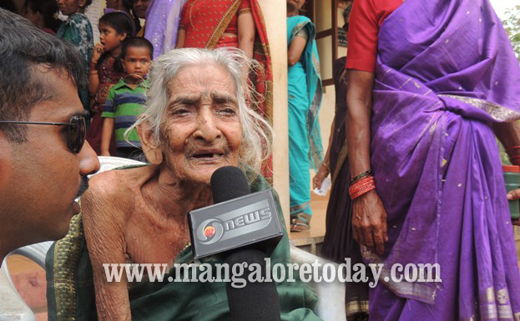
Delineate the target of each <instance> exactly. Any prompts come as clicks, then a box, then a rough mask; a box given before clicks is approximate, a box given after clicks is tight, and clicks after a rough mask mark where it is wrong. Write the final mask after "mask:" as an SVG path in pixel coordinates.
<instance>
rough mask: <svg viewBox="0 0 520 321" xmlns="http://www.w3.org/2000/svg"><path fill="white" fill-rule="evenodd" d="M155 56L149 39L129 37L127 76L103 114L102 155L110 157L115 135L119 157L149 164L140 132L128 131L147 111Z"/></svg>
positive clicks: (124, 47) (124, 50) (126, 44)
mask: <svg viewBox="0 0 520 321" xmlns="http://www.w3.org/2000/svg"><path fill="white" fill-rule="evenodd" d="M152 57H153V46H152V44H151V43H150V42H149V41H148V40H146V39H144V38H129V39H127V40H125V41H124V42H123V45H122V49H121V58H120V60H121V64H122V66H123V69H124V71H125V72H126V76H125V77H124V78H122V79H121V80H120V81H119V83H117V84H116V85H114V86H113V87H112V89H110V92H109V93H108V97H107V102H106V104H105V110H104V112H103V114H102V115H101V117H103V118H104V123H103V135H102V138H101V155H103V156H110V151H109V146H110V141H111V139H112V136H113V133H114V132H115V138H116V156H118V157H124V158H132V159H135V160H140V161H146V158H145V157H144V154H143V152H142V150H141V143H140V142H139V137H138V136H137V131H136V130H135V129H133V130H132V131H130V133H128V136H126V131H127V129H128V128H129V127H130V126H132V125H133V124H134V123H135V122H136V121H137V116H139V115H140V114H141V113H142V112H143V111H144V108H143V105H144V103H145V102H146V96H145V91H146V89H148V80H146V79H145V78H146V76H147V74H148V71H149V70H150V64H151V62H152ZM114 125H115V126H114ZM114 127H115V131H114Z"/></svg>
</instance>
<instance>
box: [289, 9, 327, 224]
mask: <svg viewBox="0 0 520 321" xmlns="http://www.w3.org/2000/svg"><path fill="white" fill-rule="evenodd" d="M302 30H304V31H305V33H306V36H307V37H308V40H307V45H306V47H305V50H304V52H303V53H302V55H301V57H300V60H299V61H298V62H297V63H296V64H294V65H293V66H290V67H289V70H288V76H287V77H288V79H287V81H288V90H289V175H290V189H291V191H290V196H291V204H290V206H291V217H297V216H298V215H299V214H301V213H304V214H307V215H312V212H311V207H310V200H311V192H310V191H311V186H310V181H311V179H310V168H314V169H315V170H316V169H317V168H319V166H320V165H321V162H322V160H323V147H322V144H321V136H320V127H319V123H318V112H319V110H320V105H321V99H322V87H321V79H320V73H319V58H318V50H317V47H316V41H315V36H316V31H315V29H314V25H313V24H312V22H311V21H310V19H309V18H307V17H304V16H294V17H288V18H287V46H288V47H289V46H290V45H291V42H292V41H293V39H294V38H295V37H296V36H297V35H298V33H300V32H301V31H302Z"/></svg>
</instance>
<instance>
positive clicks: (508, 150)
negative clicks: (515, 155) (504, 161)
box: [506, 146, 520, 154]
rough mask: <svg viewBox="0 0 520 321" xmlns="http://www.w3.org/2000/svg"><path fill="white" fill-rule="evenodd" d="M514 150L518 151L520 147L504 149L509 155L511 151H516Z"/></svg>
mask: <svg viewBox="0 0 520 321" xmlns="http://www.w3.org/2000/svg"><path fill="white" fill-rule="evenodd" d="M516 149H520V146H513V147H509V148H508V149H506V153H508V154H509V152H510V151H513V150H516Z"/></svg>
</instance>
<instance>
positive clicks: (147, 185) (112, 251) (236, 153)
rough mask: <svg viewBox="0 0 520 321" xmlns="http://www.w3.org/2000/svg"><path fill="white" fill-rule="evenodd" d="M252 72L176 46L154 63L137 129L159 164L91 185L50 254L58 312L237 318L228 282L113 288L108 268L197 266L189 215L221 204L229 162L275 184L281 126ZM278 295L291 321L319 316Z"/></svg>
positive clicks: (292, 289)
mask: <svg viewBox="0 0 520 321" xmlns="http://www.w3.org/2000/svg"><path fill="white" fill-rule="evenodd" d="M244 64H246V65H250V64H251V61H250V60H249V59H248V58H246V57H245V56H244V55H243V54H242V53H240V52H238V51H236V50H229V49H219V50H215V51H213V52H212V51H208V50H202V49H182V50H174V51H172V52H170V53H168V54H166V55H163V56H161V57H160V58H159V59H158V60H157V61H156V62H154V65H153V67H152V72H151V77H150V90H149V92H148V97H147V99H148V100H147V109H146V112H145V113H144V114H143V115H142V117H141V118H140V120H139V121H138V122H137V124H136V127H137V130H138V134H139V136H140V139H141V142H142V145H143V150H144V153H145V154H146V157H147V159H148V160H149V161H150V163H151V164H149V165H146V166H141V167H137V168H128V169H122V170H116V171H111V172H105V173H102V174H100V175H98V176H95V177H94V178H93V179H92V180H91V186H90V190H91V192H90V193H88V194H85V195H84V197H83V198H82V214H81V215H82V216H79V217H78V218H77V219H76V220H75V222H74V223H73V224H72V228H71V232H70V234H69V235H68V236H67V237H66V238H65V239H64V240H62V241H60V242H58V243H57V245H56V246H55V249H54V251H51V253H52V254H51V256H50V258H49V259H51V260H53V266H54V269H55V270H54V273H52V276H51V280H50V283H52V281H54V284H53V285H51V288H50V291H49V294H50V295H49V301H50V306H49V311H51V315H52V311H56V314H57V315H61V316H63V315H64V316H66V317H65V319H66V320H69V319H70V318H73V317H76V318H77V319H76V320H91V319H92V318H93V317H94V316H93V313H95V312H94V311H95V309H96V308H97V313H98V318H99V320H111V321H116V320H130V319H132V320H145V319H146V320H156V321H157V320H227V319H229V317H230V316H229V307H228V303H227V300H226V295H225V283H222V282H220V283H218V282H216V283H215V282H206V283H196V282H195V283H182V282H177V283H175V282H173V283H166V282H165V283H151V282H136V283H132V284H130V283H129V282H128V281H127V280H126V279H125V278H123V279H122V280H121V282H108V281H107V276H106V274H105V269H104V267H103V265H104V264H107V263H110V264H113V263H125V262H126V263H128V262H132V263H159V264H171V263H174V262H175V263H189V262H192V261H193V255H192V250H191V247H190V236H189V230H188V221H187V215H186V214H187V213H188V212H189V211H191V210H193V209H197V208H200V207H204V206H208V205H210V204H212V194H211V189H210V186H209V181H210V177H211V175H212V174H213V172H214V171H215V170H216V169H218V168H220V167H222V166H226V165H233V166H239V167H241V168H242V169H243V170H244V171H245V172H246V173H248V174H249V175H248V177H249V179H250V187H251V190H252V191H259V190H262V189H267V188H269V187H268V184H267V183H266V182H265V180H264V179H263V178H262V177H261V176H260V175H259V174H255V173H256V170H258V168H259V166H260V164H261V161H262V160H263V159H265V157H267V155H268V152H269V150H270V148H269V143H270V133H271V129H270V127H269V126H268V125H267V124H266V122H265V121H264V120H263V119H262V118H261V117H260V116H259V115H257V114H256V113H255V112H253V111H252V109H251V108H249V107H248V106H246V101H248V100H249V99H247V97H250V93H249V89H248V87H247V74H246V73H244V69H243V68H242V66H243V65H244ZM262 146H264V147H268V148H266V149H262ZM81 220H82V222H81ZM83 227H84V235H83V230H82V228H83ZM85 240H86V248H85ZM87 249H88V253H89V255H90V259H89V258H88V256H87V253H86V250H87ZM288 250H289V246H288V239H287V236H285V237H284V238H283V239H282V241H281V242H280V243H279V244H278V245H277V246H276V248H275V249H274V251H273V254H272V255H271V259H272V260H273V261H274V262H287V261H288V254H289V251H288ZM201 261H202V262H203V263H210V264H214V262H218V258H216V257H210V258H208V259H203V260H201ZM90 264H91V265H92V270H91V269H90V267H89V266H90ZM92 279H93V283H94V287H93V286H92ZM94 290H95V306H96V308H94V298H93V294H94ZM278 292H279V295H280V302H281V306H282V307H281V309H282V319H284V320H289V319H290V320H315V319H317V317H316V316H315V315H314V314H313V312H312V311H311V310H310V309H309V308H312V305H313V304H314V301H315V298H316V297H315V295H314V293H312V292H308V290H307V289H306V288H305V287H303V286H302V285H300V284H284V283H282V284H278ZM64 298H68V299H64ZM69 302H70V303H69ZM74 302H81V304H77V305H75V304H74Z"/></svg>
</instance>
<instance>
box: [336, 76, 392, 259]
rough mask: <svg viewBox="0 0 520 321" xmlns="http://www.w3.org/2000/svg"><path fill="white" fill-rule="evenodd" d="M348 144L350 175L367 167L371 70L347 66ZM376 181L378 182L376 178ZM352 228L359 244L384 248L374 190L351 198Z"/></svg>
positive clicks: (383, 222) (382, 220) (381, 211)
mask: <svg viewBox="0 0 520 321" xmlns="http://www.w3.org/2000/svg"><path fill="white" fill-rule="evenodd" d="M347 77H348V78H347V79H348V80H347V81H348V89H347V118H346V123H345V127H346V128H347V132H346V133H347V146H348V149H349V163H350V172H351V173H352V177H355V176H357V175H359V174H361V173H363V172H365V171H366V170H369V169H370V114H371V112H372V88H373V84H374V74H373V73H370V72H366V71H358V70H352V69H350V70H349V71H348V73H347ZM376 184H377V182H376ZM352 214H353V215H352V230H353V233H354V239H356V240H357V241H358V242H359V243H360V244H361V245H365V246H368V247H370V248H375V249H376V250H377V252H379V253H383V252H384V243H385V241H386V240H387V234H386V232H387V226H386V212H385V209H384V207H383V202H382V201H381V199H380V198H379V196H378V195H377V192H376V191H375V190H372V191H370V192H368V193H366V194H363V195H361V196H360V197H358V198H356V199H355V200H354V201H353V213H352Z"/></svg>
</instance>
